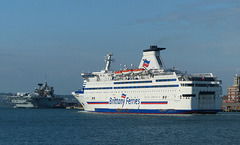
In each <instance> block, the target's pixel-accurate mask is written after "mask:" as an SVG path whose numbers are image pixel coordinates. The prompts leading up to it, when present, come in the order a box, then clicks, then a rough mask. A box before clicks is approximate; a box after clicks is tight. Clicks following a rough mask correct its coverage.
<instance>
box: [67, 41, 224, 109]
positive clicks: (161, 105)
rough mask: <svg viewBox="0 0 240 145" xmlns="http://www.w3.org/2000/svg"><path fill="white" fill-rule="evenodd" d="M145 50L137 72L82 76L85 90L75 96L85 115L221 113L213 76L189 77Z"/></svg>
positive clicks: (152, 49)
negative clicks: (99, 113) (168, 66)
mask: <svg viewBox="0 0 240 145" xmlns="http://www.w3.org/2000/svg"><path fill="white" fill-rule="evenodd" d="M165 49H166V48H158V47H157V46H150V49H146V50H143V57H142V59H141V61H140V64H139V67H138V68H131V69H127V68H125V69H124V70H119V71H112V70H110V65H111V62H112V61H113V59H112V54H108V55H107V57H106V67H105V70H102V71H100V72H92V73H82V74H81V75H82V77H83V87H82V89H81V90H78V91H75V92H72V94H73V95H74V96H75V98H76V99H77V100H78V101H79V102H80V103H81V104H82V106H83V108H84V110H85V111H89V112H103V113H141V114H178V113H179V114H182V113H217V112H219V111H221V104H222V87H221V80H218V79H217V77H216V76H215V75H213V74H212V73H199V74H187V73H186V72H181V71H179V70H176V69H175V68H172V69H166V68H165V65H164V63H163V60H162V58H161V57H160V51H162V50H165Z"/></svg>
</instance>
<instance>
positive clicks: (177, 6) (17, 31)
mask: <svg viewBox="0 0 240 145" xmlns="http://www.w3.org/2000/svg"><path fill="white" fill-rule="evenodd" d="M239 26H240V1H239V0H181V1H180V0H171V1H169V0H101V1H100V0H34V1H33V0H21V1H20V0H0V92H6V93H7V92H12V93H16V92H33V91H34V88H35V87H36V86H37V84H38V83H43V82H44V81H45V75H46V78H47V79H46V80H47V82H48V84H49V85H50V86H54V88H55V93H56V94H64V95H68V94H71V92H72V91H76V90H78V89H79V88H81V86H82V81H83V80H82V78H81V73H82V72H92V71H100V70H101V69H103V68H104V67H105V62H104V57H105V56H106V54H107V53H113V54H114V56H113V57H114V59H115V62H114V63H113V64H112V69H116V70H118V69H120V64H123V65H127V66H128V67H130V65H131V64H133V65H135V66H138V65H139V63H140V59H141V57H142V50H144V49H148V48H149V46H150V45H158V46H159V47H165V48H167V49H166V50H164V51H161V57H162V59H163V61H164V63H165V66H166V67H167V68H171V67H176V68H178V69H179V70H181V71H187V72H188V73H213V74H214V75H216V76H218V78H219V79H220V80H222V82H223V83H222V86H223V94H226V93H227V87H228V86H230V85H232V84H233V77H234V76H235V74H236V73H240V29H239Z"/></svg>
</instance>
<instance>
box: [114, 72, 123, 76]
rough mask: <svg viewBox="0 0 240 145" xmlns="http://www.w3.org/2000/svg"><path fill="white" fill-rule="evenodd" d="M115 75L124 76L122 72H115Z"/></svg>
mask: <svg viewBox="0 0 240 145" xmlns="http://www.w3.org/2000/svg"><path fill="white" fill-rule="evenodd" d="M114 75H116V76H120V75H122V71H115V72H114Z"/></svg>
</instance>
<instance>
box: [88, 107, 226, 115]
mask: <svg viewBox="0 0 240 145" xmlns="http://www.w3.org/2000/svg"><path fill="white" fill-rule="evenodd" d="M221 111H222V110H161V109H108V108H95V111H93V112H100V113H127V114H193V113H199V114H216V113H217V112H221Z"/></svg>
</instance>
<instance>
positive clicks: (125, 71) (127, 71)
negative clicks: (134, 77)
mask: <svg viewBox="0 0 240 145" xmlns="http://www.w3.org/2000/svg"><path fill="white" fill-rule="evenodd" d="M132 71H133V70H132V69H128V70H123V71H122V74H123V75H129V74H131V73H132Z"/></svg>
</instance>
